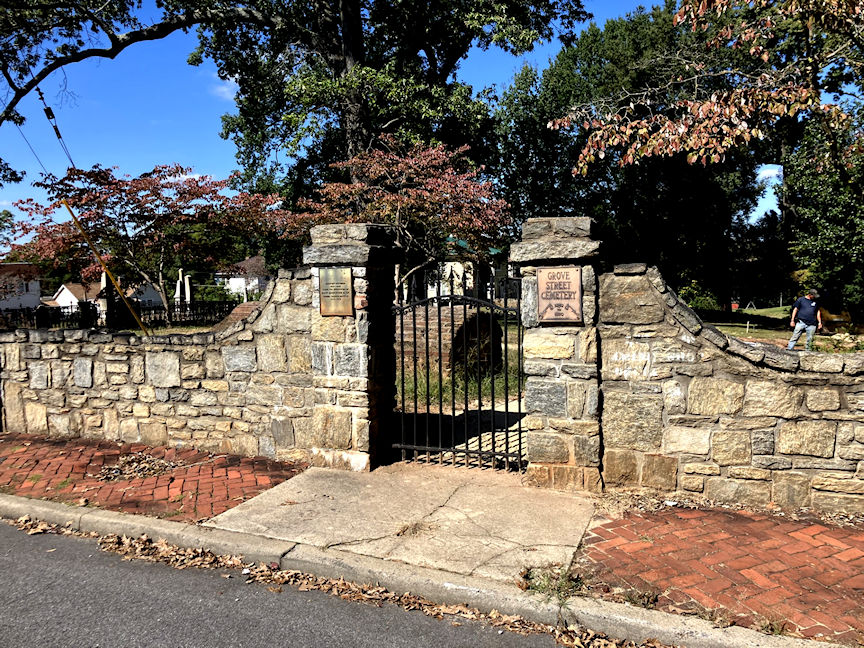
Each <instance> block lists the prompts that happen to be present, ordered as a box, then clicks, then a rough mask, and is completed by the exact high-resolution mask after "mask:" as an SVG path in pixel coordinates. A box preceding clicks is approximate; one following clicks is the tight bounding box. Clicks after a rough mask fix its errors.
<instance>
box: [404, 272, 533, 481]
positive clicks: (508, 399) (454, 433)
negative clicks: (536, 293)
mask: <svg viewBox="0 0 864 648" xmlns="http://www.w3.org/2000/svg"><path fill="white" fill-rule="evenodd" d="M463 283H464V282H460V281H459V280H458V279H457V277H456V276H455V274H454V273H453V272H451V273H450V275H449V277H447V278H444V279H442V278H441V277H440V276H438V275H436V276H434V277H430V276H429V274H428V273H427V274H426V275H425V276H422V277H415V278H414V279H413V281H410V283H409V286H408V289H407V295H406V294H404V293H403V291H401V290H400V291H399V298H398V303H397V304H396V305H395V306H394V313H395V315H396V327H397V328H396V374H397V379H396V391H397V404H396V409H397V414H398V415H399V421H398V429H397V430H396V434H397V436H398V438H397V439H396V440H395V442H394V443H393V448H395V449H396V450H398V451H400V452H401V456H402V460H419V461H430V462H439V463H450V464H453V465H464V466H476V467H486V468H503V469H506V470H522V469H523V468H524V466H525V465H526V463H527V462H526V460H525V457H524V448H523V442H522V423H521V419H522V416H523V414H522V400H521V396H522V388H523V377H522V337H523V331H522V326H521V322H520V318H519V309H520V296H519V287H520V286H519V281H518V280H512V281H509V282H508V281H505V282H500V283H499V284H497V290H494V289H493V294H492V295H483V296H479V295H478V294H477V291H472V290H468V291H466V290H464V288H463V287H462V285H461V284H463ZM465 292H468V293H469V294H463V293H465ZM471 292H474V294H473V295H472V294H470V293H471ZM494 292H497V293H499V294H498V296H497V298H496V296H495V294H494Z"/></svg>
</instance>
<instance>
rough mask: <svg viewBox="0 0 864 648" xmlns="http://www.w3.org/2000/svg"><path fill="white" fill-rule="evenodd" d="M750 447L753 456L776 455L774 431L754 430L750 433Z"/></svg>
mask: <svg viewBox="0 0 864 648" xmlns="http://www.w3.org/2000/svg"><path fill="white" fill-rule="evenodd" d="M750 445H751V448H752V450H753V454H756V455H770V454H774V430H753V431H752V432H751V433H750Z"/></svg>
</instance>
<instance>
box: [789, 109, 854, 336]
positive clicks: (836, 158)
mask: <svg viewBox="0 0 864 648" xmlns="http://www.w3.org/2000/svg"><path fill="white" fill-rule="evenodd" d="M861 128H862V124H861V122H859V123H857V124H850V125H849V127H848V129H847V130H846V131H845V132H843V133H839V134H838V133H828V132H826V131H825V130H824V129H822V128H819V127H818V126H817V124H815V123H811V124H810V125H809V126H808V128H807V130H806V132H805V135H804V138H803V141H802V143H801V146H800V147H798V148H797V149H796V150H795V152H794V153H793V154H792V155H790V156H789V158H788V160H787V164H786V166H785V167H784V168H785V173H786V178H785V187H784V195H783V198H784V200H785V201H786V202H787V203H789V204H790V205H791V206H792V214H793V216H794V233H793V240H792V246H791V249H792V253H793V256H794V258H795V260H796V262H797V263H798V265H799V267H800V268H802V269H803V270H805V271H806V272H805V273H804V277H806V279H805V280H806V281H807V282H808V283H809V284H812V285H818V286H820V287H821V288H822V290H821V292H822V293H823V303H824V304H825V306H827V307H829V308H832V309H835V310H839V309H840V308H842V309H844V310H848V311H849V313H850V314H851V315H852V317H853V319H854V320H855V321H861V318H862V317H864V201H862V198H861V197H862V192H864V155H862V154H860V153H858V154H855V155H848V154H846V152H848V151H849V150H850V149H854V148H855V147H857V146H861V145H860V143H859V141H860V140H859V139H858V138H860V137H861V135H860V133H861ZM838 162H842V163H838Z"/></svg>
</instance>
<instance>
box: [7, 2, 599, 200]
mask: <svg viewBox="0 0 864 648" xmlns="http://www.w3.org/2000/svg"><path fill="white" fill-rule="evenodd" d="M137 7H138V5H137V4H136V3H134V2H132V0H121V1H119V2H110V3H105V4H101V5H99V6H98V7H97V6H93V5H91V3H88V2H86V1H84V0H70V1H69V2H64V3H60V4H58V3H54V2H47V0H24V1H23V2H22V3H17V4H16V5H15V6H14V7H13V6H11V5H7V6H5V7H4V8H2V9H0V71H2V73H3V74H2V78H3V80H4V82H5V85H6V89H7V91H6V97H5V99H6V105H5V107H4V108H3V110H2V112H0V124H2V123H3V122H5V121H10V120H11V121H16V122H19V123H20V121H21V119H22V117H21V115H20V114H19V113H17V112H16V109H17V106H18V104H19V102H20V101H21V99H23V98H24V97H25V96H27V94H29V93H30V92H31V91H33V90H34V89H35V88H36V87H37V86H38V84H39V83H41V82H43V81H44V80H45V79H46V78H47V77H48V76H49V75H50V74H51V73H52V72H54V71H56V70H60V69H62V68H63V67H64V66H66V65H69V64H72V63H75V62H78V61H81V60H84V59H87V58H95V57H102V58H114V57H115V56H117V55H118V54H119V53H120V52H122V51H123V50H125V49H126V48H127V47H130V46H132V45H134V44H136V43H140V42H143V41H148V40H158V39H160V38H164V37H165V36H167V35H169V34H171V33H173V32H175V31H177V30H187V29H190V28H192V27H197V28H198V29H199V35H200V39H201V47H200V49H199V50H198V51H197V52H196V53H194V54H193V56H192V57H191V61H192V62H197V61H200V60H201V58H202V57H203V56H209V57H212V58H213V59H214V61H215V62H216V64H217V66H218V70H219V74H220V76H221V77H222V78H223V79H228V78H232V79H235V80H236V81H237V83H238V84H239V93H238V96H237V105H238V109H239V112H238V114H237V115H235V116H229V117H226V118H225V120H224V130H223V135H224V136H226V137H233V138H234V140H235V141H236V142H237V144H238V149H239V153H238V156H239V159H240V161H241V163H242V165H243V167H244V174H245V175H244V176H243V180H244V181H245V182H246V183H247V185H248V186H258V187H260V186H261V183H265V182H268V181H272V180H274V179H280V178H279V176H280V174H284V173H286V169H287V170H288V171H297V173H296V174H293V175H292V174H290V173H289V176H288V177H289V180H293V181H294V182H295V183H296V182H298V181H302V183H308V182H313V183H314V182H315V181H316V180H320V178H316V174H317V173H320V172H321V171H322V170H324V169H326V168H328V167H327V164H328V163H329V162H332V161H334V160H340V159H341V160H344V159H347V158H350V157H354V156H356V155H357V154H358V153H360V152H362V151H365V150H366V149H367V148H368V147H369V146H370V144H371V143H372V142H373V141H374V139H375V136H376V135H377V134H378V133H380V132H396V131H401V132H402V133H403V134H404V133H406V132H415V131H416V133H415V134H416V135H417V136H418V137H425V138H427V141H428V137H429V135H430V134H431V133H438V134H439V135H440V134H442V133H447V132H449V133H451V134H452V135H451V137H457V138H458V137H464V135H465V133H467V132H476V130H477V129H478V127H479V126H480V122H481V121H482V119H484V117H485V109H484V107H483V104H482V102H479V101H477V100H476V99H475V98H474V97H472V93H471V89H470V88H468V87H466V86H464V85H463V84H459V83H455V82H454V81H453V80H452V77H453V74H454V72H455V71H456V69H457V68H458V65H459V62H460V61H461V60H462V59H463V58H464V57H465V56H466V55H467V53H468V51H469V49H470V48H471V47H472V46H479V47H481V48H484V49H485V48H488V47H490V46H492V45H496V46H499V47H502V48H504V49H506V50H509V51H513V52H523V51H526V50H529V49H531V47H532V46H533V44H534V43H535V42H537V41H538V40H541V39H548V38H550V37H551V36H552V35H553V33H554V28H553V25H560V28H561V30H562V32H563V35H564V36H565V37H566V36H567V35H568V34H570V33H571V30H572V28H573V25H574V23H575V21H578V20H582V19H584V18H585V16H586V14H585V12H584V10H583V8H582V3H581V0H532V1H530V2H529V1H526V0H496V1H495V2H492V1H490V0H441V1H439V2H432V3H425V2H398V1H394V0H286V1H284V2H276V1H275V0H260V1H256V2H247V1H245V0H165V1H164V2H161V3H158V7H159V9H160V10H161V15H160V16H159V17H158V18H157V20H156V21H155V22H154V23H153V24H148V25H145V24H144V23H143V22H142V20H141V19H140V18H139V17H138V16H137V14H136V8H137ZM445 141H446V138H445ZM459 143H460V144H461V143H464V141H463V142H459ZM286 158H287V159H288V160H290V162H288V163H287V164H281V163H280V160H285V159H286ZM304 158H305V159H306V160H305V161H304ZM306 161H308V164H307V163H305V162H306Z"/></svg>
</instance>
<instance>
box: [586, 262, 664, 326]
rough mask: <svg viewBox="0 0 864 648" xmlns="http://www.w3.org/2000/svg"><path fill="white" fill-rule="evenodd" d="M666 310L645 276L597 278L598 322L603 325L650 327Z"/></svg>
mask: <svg viewBox="0 0 864 648" xmlns="http://www.w3.org/2000/svg"><path fill="white" fill-rule="evenodd" d="M664 314H665V309H664V308H663V306H662V305H661V304H660V302H659V301H658V300H657V297H656V295H655V294H654V292H653V290H652V288H651V284H650V283H649V281H648V279H647V277H646V276H645V275H613V274H604V275H601V276H600V320H601V321H602V322H603V323H622V324H653V323H654V322H660V321H662V320H663V317H664Z"/></svg>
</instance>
